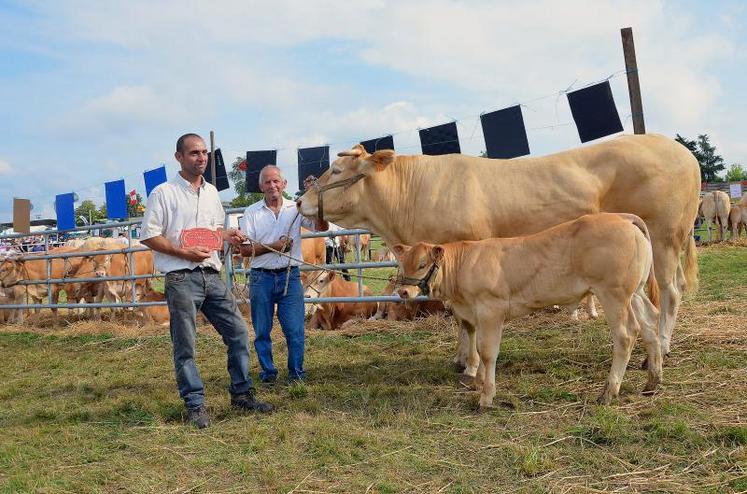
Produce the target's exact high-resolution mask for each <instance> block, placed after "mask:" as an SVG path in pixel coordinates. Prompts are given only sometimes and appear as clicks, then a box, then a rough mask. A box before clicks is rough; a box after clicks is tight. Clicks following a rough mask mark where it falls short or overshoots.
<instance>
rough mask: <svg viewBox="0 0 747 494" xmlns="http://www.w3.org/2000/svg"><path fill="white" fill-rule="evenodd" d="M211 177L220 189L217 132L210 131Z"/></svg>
mask: <svg viewBox="0 0 747 494" xmlns="http://www.w3.org/2000/svg"><path fill="white" fill-rule="evenodd" d="M210 176H211V177H212V179H213V185H214V186H215V187H216V188H217V187H218V177H216V176H215V132H213V131H212V130H211V131H210Z"/></svg>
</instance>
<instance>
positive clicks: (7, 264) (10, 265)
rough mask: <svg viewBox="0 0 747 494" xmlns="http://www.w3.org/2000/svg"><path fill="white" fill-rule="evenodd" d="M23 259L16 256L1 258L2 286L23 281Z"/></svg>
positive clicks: (0, 278) (0, 279)
mask: <svg viewBox="0 0 747 494" xmlns="http://www.w3.org/2000/svg"><path fill="white" fill-rule="evenodd" d="M22 263H23V261H22V260H18V259H17V258H15V257H6V258H4V259H0V286H1V287H3V288H8V287H11V286H14V285H15V284H16V283H18V282H19V281H21V279H22V273H21V272H20V271H21V266H22Z"/></svg>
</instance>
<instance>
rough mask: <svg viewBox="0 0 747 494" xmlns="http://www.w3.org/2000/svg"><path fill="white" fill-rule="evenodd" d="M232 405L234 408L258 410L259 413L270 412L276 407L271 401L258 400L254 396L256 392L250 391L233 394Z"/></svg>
mask: <svg viewBox="0 0 747 494" xmlns="http://www.w3.org/2000/svg"><path fill="white" fill-rule="evenodd" d="M231 406H232V407H233V408H236V409H239V410H243V411H246V412H257V413H270V412H272V410H273V409H274V408H275V407H273V406H272V405H270V404H269V403H263V402H261V401H257V400H256V399H255V398H254V393H253V392H251V391H249V392H248V393H244V394H240V395H232V396H231Z"/></svg>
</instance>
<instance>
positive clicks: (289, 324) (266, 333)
mask: <svg viewBox="0 0 747 494" xmlns="http://www.w3.org/2000/svg"><path fill="white" fill-rule="evenodd" d="M285 273H286V270H285V269H283V270H282V271H279V272H277V273H273V272H269V271H260V270H258V269H252V270H251V271H250V272H249V298H250V300H251V313H252V326H254V334H255V335H256V337H255V339H254V349H255V350H256V351H257V359H258V360H259V365H260V367H261V368H262V371H261V372H260V373H259V378H260V379H261V380H262V381H268V380H274V379H275V378H276V377H277V374H278V371H277V369H276V368H275V364H274V363H273V361H272V340H271V338H270V331H271V330H272V316H273V313H274V312H275V305H277V307H278V321H280V327H281V328H282V329H283V334H284V335H285V341H286V343H287V344H288V379H289V380H292V379H302V378H303V377H304V375H305V374H306V372H305V371H304V369H303V352H304V327H303V323H304V308H303V288H302V287H301V274H300V272H299V270H298V267H292V268H291V270H290V280H289V282H288V293H287V295H285V296H283V292H284V291H285Z"/></svg>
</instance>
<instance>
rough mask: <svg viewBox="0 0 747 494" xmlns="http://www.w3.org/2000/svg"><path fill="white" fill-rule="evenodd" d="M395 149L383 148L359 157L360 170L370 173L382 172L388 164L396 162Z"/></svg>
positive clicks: (360, 171)
mask: <svg viewBox="0 0 747 494" xmlns="http://www.w3.org/2000/svg"><path fill="white" fill-rule="evenodd" d="M394 157H395V154H394V151H393V150H391V149H382V150H381V151H376V152H375V153H374V154H371V155H369V156H366V157H365V158H363V157H361V158H359V159H358V172H359V173H363V174H366V175H370V174H371V173H374V172H380V171H381V170H383V169H384V168H386V167H387V166H389V165H391V164H392V163H394Z"/></svg>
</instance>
